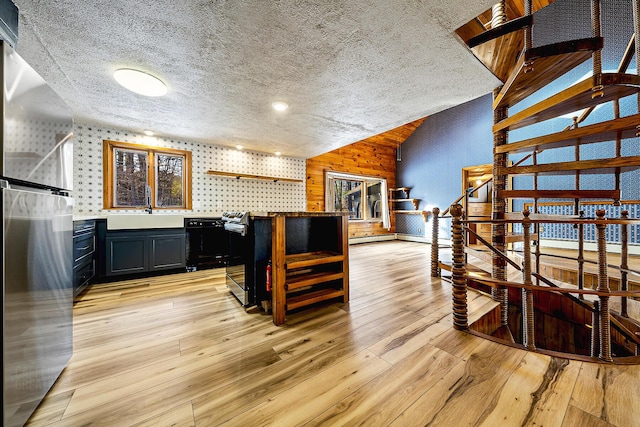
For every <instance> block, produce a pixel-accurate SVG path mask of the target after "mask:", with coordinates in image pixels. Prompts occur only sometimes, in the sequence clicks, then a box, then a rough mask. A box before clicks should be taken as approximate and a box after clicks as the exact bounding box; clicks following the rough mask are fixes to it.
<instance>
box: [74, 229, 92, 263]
mask: <svg viewBox="0 0 640 427" xmlns="http://www.w3.org/2000/svg"><path fill="white" fill-rule="evenodd" d="M95 248H96V242H95V238H94V235H93V234H82V235H80V236H76V237H74V238H73V265H74V266H75V265H77V264H81V263H82V260H83V259H84V258H88V257H90V256H91V255H92V254H93V252H94V251H95Z"/></svg>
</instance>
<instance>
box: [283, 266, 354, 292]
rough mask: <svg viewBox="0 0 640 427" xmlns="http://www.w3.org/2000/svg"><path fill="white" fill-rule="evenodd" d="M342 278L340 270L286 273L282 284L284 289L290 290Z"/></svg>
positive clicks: (342, 274)
mask: <svg viewBox="0 0 640 427" xmlns="http://www.w3.org/2000/svg"><path fill="white" fill-rule="evenodd" d="M342 278H344V273H343V272H342V271H338V272H336V271H314V272H311V273H304V274H294V275H287V279H286V281H285V285H284V286H285V289H286V290H288V291H290V290H294V289H300V288H304V287H307V286H313V285H317V284H319V283H325V282H330V281H332V280H339V279H342Z"/></svg>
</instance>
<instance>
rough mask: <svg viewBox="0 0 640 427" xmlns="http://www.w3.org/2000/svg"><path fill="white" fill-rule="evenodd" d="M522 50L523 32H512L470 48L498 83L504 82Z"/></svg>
mask: <svg viewBox="0 0 640 427" xmlns="http://www.w3.org/2000/svg"><path fill="white" fill-rule="evenodd" d="M523 48H524V31H514V32H511V33H508V34H506V35H504V36H502V37H498V38H496V39H493V40H489V41H488V42H485V43H482V44H480V45H478V46H475V47H473V48H471V51H472V52H473V54H474V55H475V56H476V57H477V58H478V59H479V60H480V62H482V64H483V65H484V66H485V67H486V68H487V69H488V70H489V71H491V72H492V73H493V74H494V75H495V76H496V77H497V78H498V79H499V80H500V81H502V82H505V81H507V79H508V78H509V76H510V75H511V74H512V73H513V69H514V66H515V64H516V62H517V60H518V57H519V56H520V55H521V54H522V49H523Z"/></svg>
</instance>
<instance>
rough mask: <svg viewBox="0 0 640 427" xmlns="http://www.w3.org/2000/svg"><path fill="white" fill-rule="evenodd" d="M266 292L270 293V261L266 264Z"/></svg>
mask: <svg viewBox="0 0 640 427" xmlns="http://www.w3.org/2000/svg"><path fill="white" fill-rule="evenodd" d="M267 292H271V260H269V262H268V263H267Z"/></svg>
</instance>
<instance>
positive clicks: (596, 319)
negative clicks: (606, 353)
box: [591, 301, 600, 357]
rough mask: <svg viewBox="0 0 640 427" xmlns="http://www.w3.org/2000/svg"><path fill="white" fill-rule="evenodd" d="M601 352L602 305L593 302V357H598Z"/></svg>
mask: <svg viewBox="0 0 640 427" xmlns="http://www.w3.org/2000/svg"><path fill="white" fill-rule="evenodd" d="M599 352H600V304H599V303H598V301H594V302H593V312H591V357H598V353H599Z"/></svg>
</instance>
